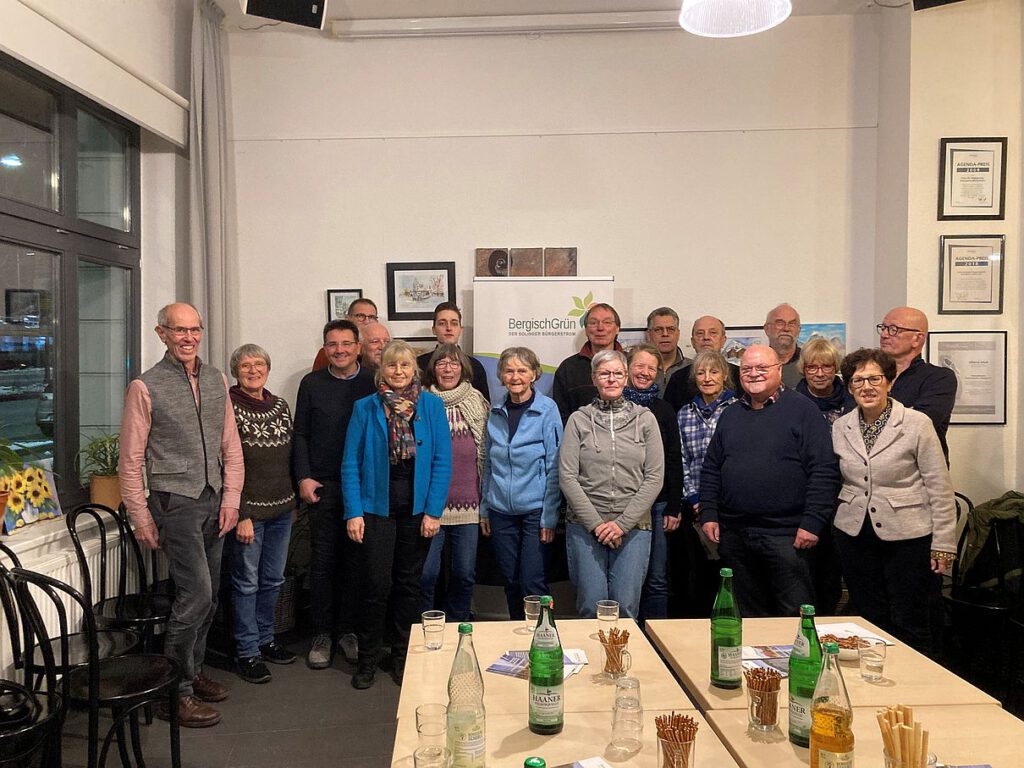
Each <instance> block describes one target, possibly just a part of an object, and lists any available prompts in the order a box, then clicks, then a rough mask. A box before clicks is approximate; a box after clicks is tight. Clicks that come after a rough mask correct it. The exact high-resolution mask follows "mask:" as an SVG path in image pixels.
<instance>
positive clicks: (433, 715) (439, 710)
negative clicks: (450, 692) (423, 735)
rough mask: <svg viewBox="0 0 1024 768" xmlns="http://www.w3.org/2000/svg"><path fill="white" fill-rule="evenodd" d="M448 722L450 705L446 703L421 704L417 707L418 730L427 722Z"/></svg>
mask: <svg viewBox="0 0 1024 768" xmlns="http://www.w3.org/2000/svg"><path fill="white" fill-rule="evenodd" d="M447 722H448V707H447V706H445V705H444V704H420V705H419V706H418V707H416V732H417V733H419V730H420V727H421V726H423V725H426V724H427V723H444V724H447Z"/></svg>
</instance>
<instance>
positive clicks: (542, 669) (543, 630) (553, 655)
mask: <svg viewBox="0 0 1024 768" xmlns="http://www.w3.org/2000/svg"><path fill="white" fill-rule="evenodd" d="M564 675H565V666H564V663H563V659H562V642H561V641H560V640H559V639H558V628H557V627H555V617H554V612H553V611H552V609H551V598H550V597H549V596H547V595H545V596H544V597H542V598H541V599H540V617H539V618H538V619H537V627H536V629H535V630H534V632H533V642H532V643H531V644H530V706H529V712H530V714H529V725H530V730H531V731H533V732H534V733H539V734H541V735H542V736H550V735H552V734H555V733H560V732H561V730H562V726H563V725H564V723H565V702H564V700H563V698H562V696H563V691H564V685H563V682H564Z"/></svg>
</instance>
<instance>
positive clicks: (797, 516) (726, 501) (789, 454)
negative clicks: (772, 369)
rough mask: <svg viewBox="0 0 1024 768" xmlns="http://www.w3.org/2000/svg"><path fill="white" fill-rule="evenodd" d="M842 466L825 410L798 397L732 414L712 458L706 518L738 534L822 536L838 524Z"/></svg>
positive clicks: (703, 507)
mask: <svg viewBox="0 0 1024 768" xmlns="http://www.w3.org/2000/svg"><path fill="white" fill-rule="evenodd" d="M839 484H840V476H839V463H838V461H837V460H836V456H835V453H833V451H832V436H831V432H830V431H829V427H828V425H827V424H826V423H825V420H824V419H822V418H821V413H820V412H819V411H818V409H817V407H816V406H815V405H814V403H812V402H811V401H810V400H808V399H807V398H806V397H803V396H802V395H800V394H798V393H797V392H794V391H793V390H783V391H782V392H781V393H780V394H779V397H778V399H777V400H776V401H775V402H774V403H771V404H769V405H766V406H765V407H764V408H762V409H759V410H754V409H752V408H750V407H749V406H748V405H747V404H746V403H743V402H742V401H741V403H740V404H737V405H735V406H733V407H732V408H727V409H726V410H725V412H724V413H723V414H722V417H721V419H720V420H719V422H718V429H716V430H715V435H714V437H712V438H711V444H710V445H709V446H708V450H707V453H706V454H705V456H704V467H703V469H702V470H701V475H700V517H701V520H702V521H703V522H705V523H709V522H710V523H714V522H717V523H720V524H721V525H722V526H723V527H727V528H730V529H734V530H735V529H737V528H744V529H747V530H755V531H760V532H763V533H769V534H776V535H780V536H782V535H785V536H795V535H796V530H797V528H803V529H804V530H805V531H809V532H810V533H813V534H816V535H820V534H821V533H822V531H824V530H825V529H826V528H827V527H828V525H829V524H830V523H831V521H832V517H833V516H834V515H835V509H836V494H837V493H838V492H839Z"/></svg>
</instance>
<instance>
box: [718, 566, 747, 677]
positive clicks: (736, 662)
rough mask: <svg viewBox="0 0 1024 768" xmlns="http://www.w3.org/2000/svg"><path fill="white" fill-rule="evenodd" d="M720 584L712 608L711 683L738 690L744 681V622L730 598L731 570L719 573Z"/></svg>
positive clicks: (725, 569)
mask: <svg viewBox="0 0 1024 768" xmlns="http://www.w3.org/2000/svg"><path fill="white" fill-rule="evenodd" d="M718 575H719V576H721V577H722V585H721V586H720V587H719V588H718V596H717V597H715V607H714V608H712V609H711V684H712V685H713V686H715V687H716V688H739V687H740V682H741V680H742V679H743V659H742V656H743V619H741V618H740V611H739V609H738V608H737V607H736V600H735V599H734V598H733V596H732V568H723V569H722V570H720V571H719V572H718Z"/></svg>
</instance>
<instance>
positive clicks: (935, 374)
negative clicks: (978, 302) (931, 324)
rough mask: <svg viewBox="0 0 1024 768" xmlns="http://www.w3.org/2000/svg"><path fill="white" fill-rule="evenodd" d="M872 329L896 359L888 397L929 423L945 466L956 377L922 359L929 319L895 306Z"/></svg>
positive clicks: (920, 312)
mask: <svg viewBox="0 0 1024 768" xmlns="http://www.w3.org/2000/svg"><path fill="white" fill-rule="evenodd" d="M875 328H876V330H877V331H878V335H879V336H881V340H880V342H879V346H880V347H881V348H882V349H884V350H885V351H886V352H888V353H889V354H890V355H892V356H893V357H894V358H895V359H896V381H895V382H894V383H893V387H892V391H891V393H890V394H891V395H892V397H893V399H894V400H899V401H900V402H901V403H903V405H905V406H906V407H907V408H913V409H914V410H915V411H921V413H924V414H925V415H927V416H928V418H930V419H931V420H932V424H934V425H935V433H936V434H937V435H938V436H939V442H940V443H941V444H942V454H943V455H944V456H945V457H946V464H947V466H948V465H949V446H948V445H947V444H946V430H948V429H949V418H950V416H951V415H952V413H953V404H954V402H955V401H956V386H957V384H956V374H955V373H954V372H953V371H952V370H950V369H949V368H943V367H941V366H938V365H932V364H931V363H926V362H925V361H924V359H923V358H922V357H921V350H922V349H924V343H925V340H926V339H927V338H928V318H927V317H925V314H924V312H922V311H921V310H919V309H915V308H914V307H896V308H895V309H891V310H889V311H888V312H887V313H886V315H885V319H884V320H882V322H881V323H879V324H878V325H876V326H875Z"/></svg>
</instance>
